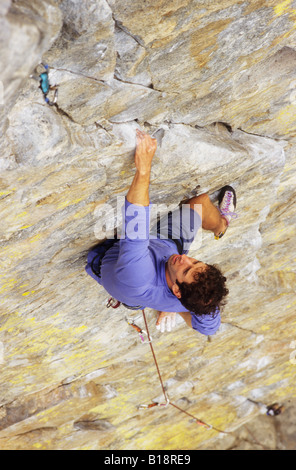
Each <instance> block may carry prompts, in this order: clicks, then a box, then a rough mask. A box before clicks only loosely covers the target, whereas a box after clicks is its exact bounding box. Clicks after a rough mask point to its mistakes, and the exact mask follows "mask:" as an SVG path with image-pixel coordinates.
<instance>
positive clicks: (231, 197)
mask: <svg viewBox="0 0 296 470" xmlns="http://www.w3.org/2000/svg"><path fill="white" fill-rule="evenodd" d="M218 203H219V207H218V209H219V211H220V214H221V216H222V217H223V218H224V219H225V220H226V223H227V227H226V229H225V230H224V232H220V233H219V235H215V239H216V240H219V239H220V238H222V237H223V235H224V233H225V232H226V230H227V228H228V226H229V224H230V221H231V219H236V218H237V217H238V215H237V214H236V213H235V212H234V210H235V208H236V193H235V190H234V189H233V187H232V186H224V187H223V188H222V189H221V190H220V194H219V197H218Z"/></svg>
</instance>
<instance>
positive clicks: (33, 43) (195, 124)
mask: <svg viewBox="0 0 296 470" xmlns="http://www.w3.org/2000/svg"><path fill="white" fill-rule="evenodd" d="M295 12H296V2H293V1H291V0H285V1H283V2H280V3H279V2H278V1H274V0H272V1H271V0H269V1H268V2H267V1H262V0H260V1H259V0H257V1H256V0H255V1H242V2H234V1H233V0H223V1H220V2H214V1H213V2H211V1H204V0H199V1H197V0H196V1H193V0H191V1H190V0H171V1H169V2H167V1H160V2H159V1H158V2H156V1H154V0H147V1H145V2H144V3H143V2H142V1H138V0H127V1H125V2H120V1H119V0H108V1H106V0H86V1H82V0H59V1H55V0H34V1H32V0H30V1H29V0H22V1H17V2H13V1H11V0H5V1H2V3H1V7H0V14H1V17H0V22H1V28H0V31H1V32H0V41H1V48H0V63H1V67H0V70H1V72H0V80H1V82H0V120H1V121H0V129H1V134H0V135H1V137H0V149H1V153H0V168H1V177H0V182H1V186H0V199H1V205H0V214H1V220H2V224H1V235H0V237H1V238H0V242H1V259H0V262H1V275H0V276H1V277H0V292H1V299H0V308H1V310H0V362H1V386H0V406H1V411H0V448H1V449H112V450H113V449H136V450H139V449H167V450H168V449H181V450H182V449H199V448H207V446H209V447H211V448H212V446H213V445H214V444H213V443H215V439H217V437H218V435H219V432H218V431H217V429H218V430H223V431H227V432H230V433H231V432H232V431H233V430H235V429H236V428H238V426H240V425H242V424H244V423H247V422H248V421H249V420H250V419H251V418H253V417H254V416H256V415H257V414H259V412H260V410H261V409H262V406H263V405H262V404H265V405H269V404H270V403H273V402H276V401H280V402H284V401H285V400H288V399H290V398H293V397H295V387H294V377H295V370H296V369H295V367H296V366H295V362H296V361H295V350H296V322H295V305H296V301H295V276H296V275H295V267H296V258H295V242H294V227H295V223H296V210H295V204H294V201H295V196H294V186H295V177H296V171H295V164H296V161H295V153H296V152H295V149H296V146H295V128H296V118H295V116H296V113H295V109H296V94H295V85H296V33H295V21H296V13H295ZM40 63H47V64H48V65H49V79H50V83H51V84H52V85H58V98H57V103H56V105H55V106H49V105H47V104H46V103H45V101H44V98H43V96H42V93H41V90H40V89H39V88H38V81H36V80H34V79H33V78H31V77H30V75H32V74H34V69H35V68H36V67H37V66H38V65H39V64H40ZM137 128H141V129H143V130H146V131H147V132H150V133H151V134H154V135H155V136H156V138H157V140H158V150H157V153H156V156H155V161H154V165H153V170H152V181H151V192H150V196H151V200H152V202H154V203H155V204H163V206H162V211H164V210H165V207H164V205H167V206H171V205H173V204H175V205H177V204H178V203H179V201H180V200H181V199H182V198H184V197H188V196H190V195H194V194H199V193H202V192H205V191H207V192H209V194H210V196H211V197H212V199H213V201H215V200H216V196H217V191H218V189H219V188H220V187H221V186H223V185H225V184H232V185H233V186H234V187H235V188H236V190H237V193H238V206H237V210H238V213H239V219H237V220H235V221H233V223H232V225H231V229H229V231H228V232H227V236H226V235H225V237H224V238H223V239H221V240H220V241H218V242H217V241H215V240H214V239H213V236H212V235H211V234H209V233H206V232H203V233H202V237H201V240H200V242H201V243H200V244H199V246H196V247H194V249H193V250H192V256H197V257H198V259H202V260H204V261H206V262H210V263H217V264H219V265H220V266H221V267H222V269H223V271H224V272H225V275H226V276H227V278H228V285H229V290H230V295H229V300H228V304H227V306H226V307H225V310H224V312H223V316H222V325H221V328H220V330H219V332H218V333H216V335H215V336H213V337H211V338H207V337H205V336H202V335H200V334H198V333H196V332H194V331H193V330H192V331H191V330H189V329H188V328H187V327H186V326H185V324H184V323H183V321H180V322H178V325H177V327H176V329H175V330H173V331H172V332H171V333H170V334H166V335H162V334H161V333H160V332H158V331H157V330H155V327H154V325H155V319H156V312H154V311H152V310H149V309H147V311H146V315H147V320H148V325H149V330H150V333H151V335H152V337H153V345H154V349H155V353H156V356H157V358H158V363H159V367H160V371H161V375H162V379H163V382H164V385H165V388H166V391H167V394H168V396H169V397H170V400H171V401H172V402H173V403H175V404H176V405H177V406H179V407H180V408H182V409H184V410H186V412H187V413H189V414H190V415H193V416H195V417H198V418H199V419H201V420H203V421H205V422H206V423H209V424H211V425H212V426H213V429H212V430H207V429H204V428H203V427H200V426H198V424H196V423H195V422H194V420H193V419H192V418H190V417H189V416H186V415H185V414H184V413H182V412H180V411H179V410H178V409H176V408H174V407H172V406H167V407H155V408H151V409H149V410H147V409H144V410H142V409H139V408H138V405H140V404H147V403H151V401H152V400H162V390H161V385H160V382H159V380H158V375H157V371H156V368H155V365H154V362H153V357H152V354H151V351H150V348H149V345H148V344H144V345H143V344H141V342H140V340H139V338H138V335H137V333H136V332H135V331H134V330H133V329H132V328H131V327H130V326H129V325H128V324H127V322H126V321H125V315H126V314H127V313H128V315H130V316H132V317H133V318H134V320H135V321H136V323H138V324H139V325H141V327H143V328H144V322H143V318H142V314H141V312H137V311H134V312H127V311H126V310H125V309H124V308H122V307H120V308H119V309H114V310H113V309H110V308H109V309H108V308H107V307H106V298H107V297H108V296H107V294H106V292H104V290H103V289H102V288H101V287H100V286H99V285H97V284H96V283H95V282H94V281H93V280H92V279H91V278H90V277H88V276H87V275H86V273H85V271H84V266H85V261H86V254H87V252H88V250H89V248H90V247H91V246H93V245H94V244H96V243H98V240H100V239H102V238H104V237H103V235H104V234H102V228H103V229H104V227H105V228H106V227H107V228H108V229H109V230H112V229H113V228H114V227H116V226H117V225H118V223H119V221H118V214H119V212H118V204H119V202H120V201H122V199H123V198H124V196H125V194H126V192H127V189H128V187H129V185H130V183H131V180H132V177H133V174H134V166H133V153H134V149H135V131H136V129H137ZM106 208H108V210H107V211H106V210H105V209H106Z"/></svg>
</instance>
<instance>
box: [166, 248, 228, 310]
mask: <svg viewBox="0 0 296 470" xmlns="http://www.w3.org/2000/svg"><path fill="white" fill-rule="evenodd" d="M166 276H167V282H168V286H169V287H170V289H171V291H172V292H173V294H174V295H175V296H176V297H177V298H178V299H179V300H180V302H181V303H182V305H184V307H185V308H186V309H187V310H189V311H190V312H193V313H195V314H197V315H203V314H211V313H213V312H214V313H215V312H216V310H217V308H218V309H220V308H221V306H222V305H223V304H224V303H225V302H224V299H225V297H226V295H227V294H228V289H227V288H226V285H225V284H226V278H225V277H224V276H223V274H222V273H221V271H220V269H219V268H218V267H217V266H214V265H208V264H206V263H203V262H202V261H198V260H196V259H195V258H190V257H188V256H186V255H172V256H171V257H170V258H169V260H168V263H167V267H166Z"/></svg>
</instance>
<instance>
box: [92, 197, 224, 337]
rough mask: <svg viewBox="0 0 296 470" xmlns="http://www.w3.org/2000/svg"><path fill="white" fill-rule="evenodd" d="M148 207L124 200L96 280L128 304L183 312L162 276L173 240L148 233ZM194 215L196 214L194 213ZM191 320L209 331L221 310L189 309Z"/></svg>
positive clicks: (174, 250) (173, 249) (214, 328)
mask: <svg viewBox="0 0 296 470" xmlns="http://www.w3.org/2000/svg"><path fill="white" fill-rule="evenodd" d="M150 207H151V206H147V207H143V206H137V205H134V204H131V203H129V202H128V201H127V200H125V206H124V213H123V214H124V217H123V221H124V224H123V233H122V234H121V238H120V240H119V241H118V242H116V243H115V244H114V245H113V247H112V248H110V249H109V250H108V251H107V252H106V254H105V256H104V257H103V260H102V265H101V279H100V281H99V282H100V284H101V285H103V287H104V288H105V289H106V291H107V292H108V293H109V294H110V295H111V296H112V297H114V298H115V299H117V300H119V301H120V302H122V303H125V304H127V305H132V306H136V305H137V306H138V305H141V306H143V308H144V307H149V308H152V309H155V310H160V311H165V312H186V311H187V310H186V308H185V307H184V306H183V305H182V304H181V302H180V301H179V299H178V298H177V297H176V296H175V295H174V294H173V293H172V292H171V290H170V289H169V287H168V284H167V281H166V276H165V264H166V262H167V260H168V259H169V257H170V256H171V255H173V254H175V253H178V251H177V247H176V244H175V242H174V241H173V240H169V239H157V238H151V234H150V236H149V214H150V210H149V209H150ZM190 210H192V209H190ZM194 217H198V218H199V216H198V215H197V214H196V213H194ZM200 225H201V222H200V219H199V226H200ZM93 277H94V278H95V276H93ZM96 280H98V279H96ZM190 313H191V312H190ZM191 320H192V328H193V329H195V330H197V331H199V332H200V333H202V334H204V335H212V334H214V333H215V332H216V331H217V329H218V328H219V326H220V322H221V320H220V312H219V311H217V312H216V314H215V316H211V315H202V316H196V315H194V314H193V313H191Z"/></svg>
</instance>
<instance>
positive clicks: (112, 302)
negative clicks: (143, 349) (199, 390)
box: [106, 297, 231, 434]
mask: <svg viewBox="0 0 296 470" xmlns="http://www.w3.org/2000/svg"><path fill="white" fill-rule="evenodd" d="M120 305H121V302H118V301H117V300H116V299H114V298H113V297H111V298H109V299H108V301H107V303H106V306H107V307H112V308H118V307H119V306H120ZM142 315H143V319H144V323H145V328H146V331H145V330H143V329H141V328H140V327H139V326H138V325H136V324H135V323H134V322H133V321H130V320H129V319H128V318H127V317H126V321H127V323H128V324H129V325H131V326H132V327H133V328H134V329H135V330H136V331H137V333H138V334H139V335H140V338H141V341H142V343H144V342H145V341H144V336H143V335H144V334H146V335H147V338H148V343H149V345H150V349H151V353H152V356H153V360H154V364H155V367H156V370H157V374H158V378H159V382H160V385H161V389H162V393H163V396H164V399H165V403H157V402H152V403H149V404H142V405H139V406H138V408H139V409H145V408H146V409H150V408H154V407H156V406H164V407H167V406H169V405H171V406H173V407H174V408H176V409H177V410H178V411H180V412H181V413H184V414H186V415H187V416H190V418H192V419H194V421H195V422H196V424H198V425H200V426H203V427H204V428H205V429H208V430H210V429H213V430H214V431H217V432H219V433H223V434H231V433H229V432H227V431H222V430H221V429H218V428H215V427H214V426H212V425H211V424H207V423H205V422H204V421H202V420H201V419H199V418H196V416H194V415H192V414H191V413H188V411H186V410H184V409H183V408H180V407H179V406H177V405H175V403H172V402H171V401H170V399H169V397H168V395H167V393H166V390H165V386H164V384H163V380H162V376H161V373H160V369H159V365H158V362H157V359H156V355H155V352H154V348H153V344H152V337H151V336H150V333H149V328H148V323H147V318H146V314H145V310H144V309H142Z"/></svg>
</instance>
